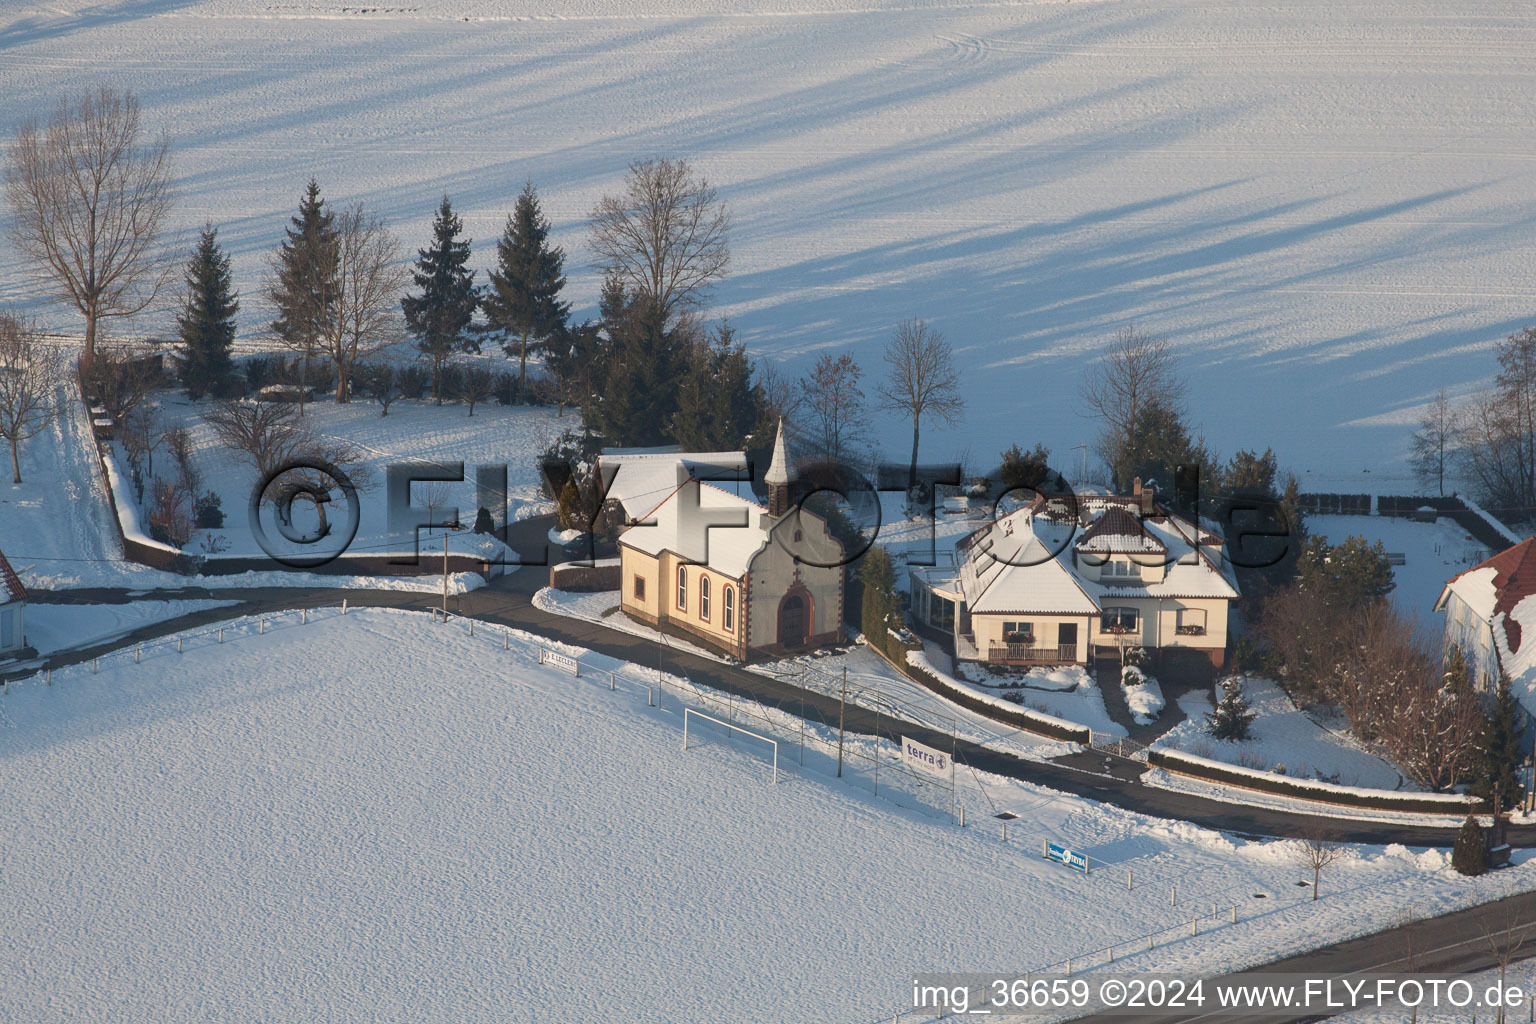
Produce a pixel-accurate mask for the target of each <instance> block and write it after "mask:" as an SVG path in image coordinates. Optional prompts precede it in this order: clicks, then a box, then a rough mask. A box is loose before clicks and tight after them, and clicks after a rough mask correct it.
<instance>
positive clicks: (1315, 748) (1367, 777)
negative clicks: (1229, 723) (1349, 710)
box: [1153, 676, 1418, 790]
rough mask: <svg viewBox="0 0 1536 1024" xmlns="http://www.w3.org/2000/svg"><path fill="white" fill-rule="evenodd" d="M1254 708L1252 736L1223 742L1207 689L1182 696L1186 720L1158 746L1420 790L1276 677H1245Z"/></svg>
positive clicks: (1307, 775) (1303, 774) (1294, 772)
mask: <svg viewBox="0 0 1536 1024" xmlns="http://www.w3.org/2000/svg"><path fill="white" fill-rule="evenodd" d="M1243 694H1244V696H1245V697H1247V699H1248V705H1249V710H1250V711H1253V712H1254V713H1255V714H1256V715H1257V716H1258V717H1257V718H1255V719H1254V720H1253V724H1252V725H1251V726H1250V727H1249V738H1248V739H1246V740H1241V741H1227V740H1218V739H1216V738H1214V737H1213V736H1211V735H1210V734H1209V733H1207V732H1206V731H1205V729H1206V719H1205V716H1206V714H1207V713H1208V712H1210V711H1211V710H1213V709H1212V707H1211V701H1210V698H1209V697H1208V696H1207V695H1206V694H1205V693H1199V692H1197V693H1186V694H1184V695H1183V696H1182V697H1180V698H1179V707H1180V708H1182V709H1183V711H1184V715H1185V718H1184V720H1183V721H1182V722H1180V723H1179V724H1178V725H1176V726H1174V727H1173V728H1172V729H1170V730H1169V731H1168V732H1167V733H1165V734H1164V735H1162V736H1160V737H1158V739H1157V741H1156V742H1155V743H1154V744H1153V746H1156V747H1167V748H1170V749H1174V750H1182V751H1184V752H1185V753H1188V754H1195V755H1197V756H1199V757H1210V758H1215V759H1216V760H1218V761H1225V762H1227V763H1228V764H1236V765H1242V766H1243V767H1245V768H1255V769H1258V770H1260V771H1268V770H1270V769H1273V768H1274V767H1275V766H1276V765H1284V766H1285V774H1287V775H1290V776H1293V777H1296V778H1302V779H1312V778H1325V777H1326V778H1327V779H1328V780H1330V781H1334V782H1338V783H1341V784H1342V785H1345V786H1365V787H1369V788H1374V789H1404V790H1414V789H1417V788H1418V787H1416V786H1414V785H1413V783H1411V782H1409V781H1408V780H1406V779H1405V778H1403V776H1402V774H1401V773H1400V772H1399V771H1398V770H1397V769H1396V768H1395V767H1393V766H1392V764H1391V763H1390V762H1388V761H1386V760H1384V759H1382V758H1380V757H1377V756H1376V755H1375V754H1372V753H1371V752H1370V751H1368V750H1365V749H1364V748H1363V747H1361V746H1360V744H1359V743H1358V742H1357V741H1356V740H1355V739H1354V738H1353V737H1351V736H1349V735H1348V734H1347V733H1346V732H1345V731H1344V727H1343V725H1342V724H1341V725H1339V726H1338V727H1336V728H1324V727H1323V726H1321V725H1319V724H1318V723H1317V722H1316V721H1315V720H1314V719H1313V718H1312V716H1310V715H1308V714H1307V713H1305V712H1303V711H1300V710H1298V709H1297V707H1296V705H1295V704H1293V703H1292V702H1291V698H1290V697H1288V696H1286V693H1285V691H1284V690H1282V689H1280V687H1279V686H1277V685H1276V684H1275V683H1274V681H1273V680H1269V679H1262V678H1257V677H1252V676H1249V677H1247V678H1245V679H1244V680H1243Z"/></svg>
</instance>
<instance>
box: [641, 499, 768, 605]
mask: <svg viewBox="0 0 1536 1024" xmlns="http://www.w3.org/2000/svg"><path fill="white" fill-rule="evenodd" d="M640 518H641V520H642V521H641V523H640V525H637V526H632V527H630V528H629V529H628V530H626V531H625V532H624V534H623V535H622V536H621V537H620V538H619V544H620V545H622V546H624V547H628V548H633V549H634V550H636V551H642V552H644V553H645V554H648V555H660V554H661V553H662V552H663V551H670V552H672V553H673V554H676V555H679V556H681V557H682V558H683V559H685V560H686V561H689V562H693V563H696V564H699V565H706V566H708V567H709V568H711V569H713V570H714V571H716V572H719V573H722V574H723V575H726V576H730V577H731V578H733V579H738V580H739V579H741V578H742V577H743V576H745V575H746V572H747V568H748V566H749V565H750V564H751V562H752V557H753V556H754V555H756V554H757V553H758V552H759V551H761V550H762V549H763V547H764V546H765V545H766V544H767V543H768V532H769V529H770V527H771V523H768V522H766V521H765V520H766V519H767V509H765V508H763V506H761V505H759V504H758V503H757V502H755V501H748V500H747V499H745V498H742V497H740V496H738V495H736V494H733V493H731V492H730V491H727V490H724V489H722V488H719V487H716V486H714V485H713V484H709V483H704V482H702V481H699V480H692V479H689V480H684V481H683V482H682V483H681V484H679V485H678V486H677V487H675V488H674V489H673V490H672V493H670V494H668V495H667V496H666V498H665V499H664V500H663V501H662V502H661V504H659V505H657V506H656V507H655V508H654V509H649V510H647V512H646V514H645V515H644V516H643V517H640Z"/></svg>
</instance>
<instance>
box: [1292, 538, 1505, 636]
mask: <svg viewBox="0 0 1536 1024" xmlns="http://www.w3.org/2000/svg"><path fill="white" fill-rule="evenodd" d="M1306 524H1307V533H1308V534H1310V535H1313V536H1324V537H1327V538H1328V542H1329V543H1330V544H1338V543H1341V542H1342V541H1343V540H1344V538H1345V537H1352V536H1356V535H1358V536H1361V537H1364V538H1365V539H1366V540H1368V541H1372V542H1374V541H1378V540H1379V541H1381V545H1382V547H1384V548H1386V549H1387V551H1388V552H1391V553H1396V554H1402V555H1405V556H1407V560H1406V561H1405V562H1404V563H1403V564H1402V565H1394V566H1393V567H1392V578H1393V579H1394V580H1395V581H1396V582H1397V586H1396V587H1395V588H1394V589H1393V591H1392V595H1391V597H1392V600H1393V602H1394V603H1395V604H1396V605H1397V606H1398V607H1399V608H1401V609H1402V610H1403V611H1404V612H1405V613H1408V614H1411V615H1417V616H1418V618H1419V619H1420V621H1423V622H1429V621H1430V620H1435V619H1438V616H1436V615H1435V614H1434V607H1435V601H1436V599H1437V598H1439V596H1440V588H1441V587H1443V586H1445V581H1446V580H1448V579H1450V578H1451V577H1452V576H1454V575H1456V574H1457V573H1459V572H1461V571H1462V570H1464V569H1468V568H1470V567H1471V566H1474V565H1476V564H1477V563H1478V562H1481V561H1483V560H1484V559H1485V558H1487V557H1488V556H1489V555H1492V554H1494V552H1492V551H1489V550H1488V549H1487V548H1486V547H1485V546H1483V545H1482V544H1480V543H1479V542H1478V541H1476V540H1474V539H1473V538H1472V537H1471V535H1469V534H1468V533H1467V532H1466V531H1465V530H1463V529H1462V528H1461V527H1459V526H1457V525H1456V523H1455V522H1454V521H1453V520H1450V519H1446V518H1441V519H1438V520H1436V521H1435V522H1433V523H1416V522H1413V521H1412V520H1409V519H1399V518H1397V517H1395V516H1311V515H1309V516H1307V517H1306ZM1435 627H1436V628H1437V629H1438V628H1439V623H1438V622H1435Z"/></svg>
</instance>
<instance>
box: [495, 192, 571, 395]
mask: <svg viewBox="0 0 1536 1024" xmlns="http://www.w3.org/2000/svg"><path fill="white" fill-rule="evenodd" d="M549 227H550V225H549V221H547V220H545V219H544V216H543V214H542V213H540V211H539V197H538V193H537V192H535V191H534V188H533V182H531V181H530V182H528V183H527V184H526V185H524V186H523V191H522V194H521V195H519V196H518V197H517V206H516V207H515V208H514V209H513V211H512V214H511V216H509V217H508V218H507V226H506V229H505V230H504V231H503V232H502V235H501V240H500V241H499V242H497V243H496V269H494V270H492V271H491V272H490V284H489V286H488V287H487V288H486V289H485V294H484V295H483V296H481V299H480V306H481V308H482V309H484V310H485V317H486V321H487V325H488V326H489V327H490V328H492V329H495V330H499V331H501V332H502V337H503V340H502V348H503V349H504V350H505V351H506V353H507V356H508V357H511V356H512V354H513V353H514V352H515V353H516V354H517V358H518V364H517V396H518V400H519V401H521V400H522V397H523V395H524V394H525V392H526V388H527V380H528V351H529V348H530V346H534V347H537V346H540V345H542V344H546V343H547V342H548V341H549V339H551V338H553V337H555V336H556V335H557V334H559V332H560V331H561V330H562V329H563V328H564V327H565V318H566V317H567V316H568V315H569V314H570V311H571V306H570V303H568V302H562V301H560V289H562V288H564V287H565V275H564V273H563V269H564V266H565V252H564V250H562V249H558V248H554V247H552V246H550V244H549Z"/></svg>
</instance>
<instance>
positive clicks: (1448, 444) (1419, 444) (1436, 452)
mask: <svg viewBox="0 0 1536 1024" xmlns="http://www.w3.org/2000/svg"><path fill="white" fill-rule="evenodd" d="M1460 437H1461V414H1460V412H1458V411H1457V409H1456V407H1455V406H1453V405H1452V404H1451V400H1450V397H1449V396H1448V395H1446V393H1445V391H1444V390H1441V391H1438V392H1436V394H1435V399H1434V401H1432V402H1430V403H1429V408H1428V409H1426V410H1425V411H1424V416H1423V418H1422V419H1420V420H1419V429H1418V430H1417V431H1416V432H1415V433H1414V434H1413V436H1412V437H1411V438H1409V441H1408V450H1409V453H1410V454H1409V460H1410V462H1412V464H1413V472H1414V475H1415V476H1417V477H1418V479H1419V482H1420V483H1422V484H1423V485H1424V486H1426V487H1428V486H1431V485H1433V486H1434V487H1435V488H1436V489H1438V490H1439V492H1440V494H1441V496H1442V497H1443V496H1444V495H1445V474H1446V471H1447V470H1449V469H1450V468H1451V463H1452V460H1453V458H1454V457H1455V455H1456V449H1457V447H1458V446H1459V444H1460Z"/></svg>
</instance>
